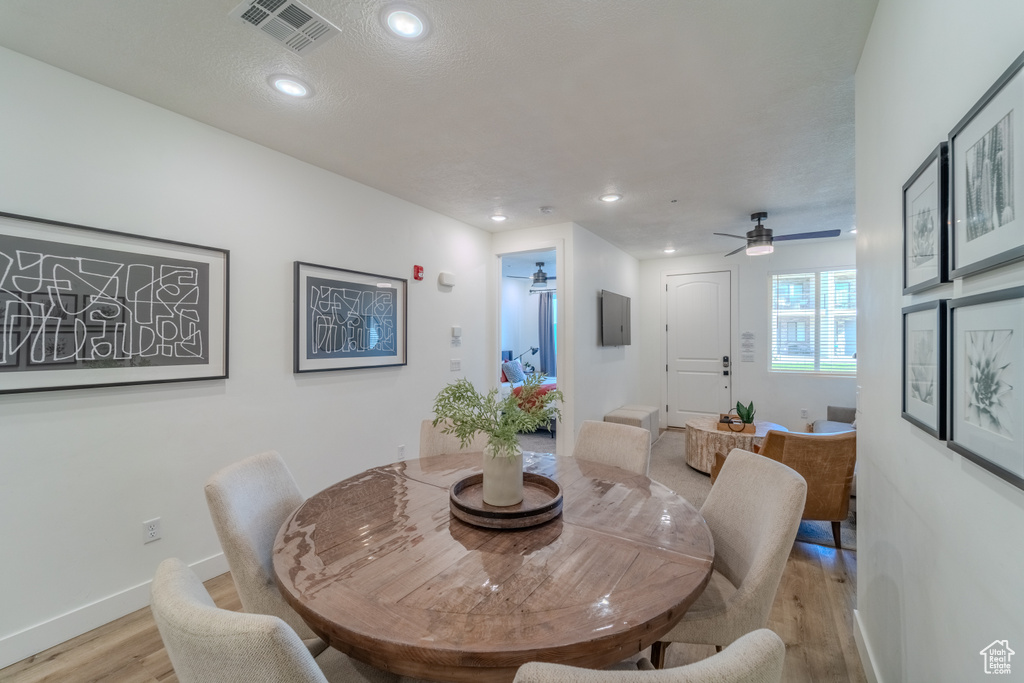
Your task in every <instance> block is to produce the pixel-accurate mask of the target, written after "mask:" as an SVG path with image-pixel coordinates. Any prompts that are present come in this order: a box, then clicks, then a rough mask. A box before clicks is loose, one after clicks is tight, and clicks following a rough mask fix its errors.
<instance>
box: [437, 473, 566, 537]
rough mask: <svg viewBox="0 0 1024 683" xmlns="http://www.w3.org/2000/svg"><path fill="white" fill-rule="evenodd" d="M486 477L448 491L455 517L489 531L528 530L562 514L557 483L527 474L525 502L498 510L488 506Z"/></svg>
mask: <svg viewBox="0 0 1024 683" xmlns="http://www.w3.org/2000/svg"><path fill="white" fill-rule="evenodd" d="M483 482H484V475H483V474H482V473H481V474H471V475H470V476H468V477H466V478H465V479H460V480H459V481H457V482H455V483H454V484H452V486H451V488H450V489H448V507H449V509H450V510H451V513H452V514H453V515H454V516H455V517H457V518H458V519H461V520H462V521H463V522H466V523H467V524H472V525H474V526H482V527H486V528H488V529H525V528H527V527H531V526H537V525H538V524H543V523H544V522H547V521H549V520H552V519H554V518H555V517H557V516H558V515H560V514H562V489H561V487H560V486H559V485H558V483H557V482H555V481H554V480H553V479H549V478H548V477H545V476H543V475H540V474H533V473H532V472H523V502H521V503H519V504H517V505H508V506H503V507H498V506H495V505H488V504H487V503H485V502H484V499H483V498H484V483H483Z"/></svg>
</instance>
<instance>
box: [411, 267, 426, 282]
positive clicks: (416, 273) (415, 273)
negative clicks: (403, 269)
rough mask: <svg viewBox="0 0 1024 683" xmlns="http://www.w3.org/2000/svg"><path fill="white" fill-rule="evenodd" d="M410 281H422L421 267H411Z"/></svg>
mask: <svg viewBox="0 0 1024 683" xmlns="http://www.w3.org/2000/svg"><path fill="white" fill-rule="evenodd" d="M412 279H413V280H422V279H423V266H413V267H412Z"/></svg>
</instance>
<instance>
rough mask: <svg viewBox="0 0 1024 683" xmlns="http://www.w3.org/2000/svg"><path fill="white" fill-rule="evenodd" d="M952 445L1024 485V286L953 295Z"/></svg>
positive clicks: (1023, 486)
mask: <svg viewBox="0 0 1024 683" xmlns="http://www.w3.org/2000/svg"><path fill="white" fill-rule="evenodd" d="M949 309H950V329H951V334H950V356H951V364H950V368H951V377H950V397H951V401H950V402H951V418H950V425H949V428H950V429H949V437H948V439H949V440H948V441H947V445H948V446H949V448H951V449H953V450H954V451H956V452H957V453H960V454H961V455H963V456H964V457H966V458H968V459H969V460H971V461H973V462H975V463H977V464H978V465H980V466H982V467H984V468H985V469H986V470H988V471H990V472H992V473H994V474H996V475H998V476H1000V477H1002V478H1003V479H1005V480H1007V481H1009V482H1010V483H1012V484H1014V485H1015V486H1018V487H1020V488H1024V287H1013V288H1011V289H1004V290H1000V291H997V292H989V293H985V294H977V295H974V296H968V297H962V298H959V299H953V300H952V301H950V302H949Z"/></svg>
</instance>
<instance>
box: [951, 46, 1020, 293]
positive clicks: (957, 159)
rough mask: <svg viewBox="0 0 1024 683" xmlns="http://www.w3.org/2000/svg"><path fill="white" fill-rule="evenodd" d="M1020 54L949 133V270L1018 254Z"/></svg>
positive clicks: (984, 266)
mask: <svg viewBox="0 0 1024 683" xmlns="http://www.w3.org/2000/svg"><path fill="white" fill-rule="evenodd" d="M1022 67H1024V55H1021V56H1020V57H1018V58H1017V60H1016V61H1015V62H1014V63H1013V64H1012V65H1010V68H1009V69H1007V70H1006V72H1004V73H1003V75H1002V76H1000V78H999V80H997V81H996V82H995V84H993V85H992V87H991V88H989V90H988V92H986V93H985V94H984V96H982V98H981V99H980V100H979V101H978V102H977V104H975V105H974V107H973V108H972V109H971V111H969V112H968V113H967V115H966V116H964V118H963V119H962V120H961V121H960V123H958V124H957V125H956V127H955V128H954V129H953V130H952V131H951V132H950V134H949V157H950V159H949V163H950V182H951V185H952V189H951V190H950V201H951V202H952V211H951V214H952V229H951V233H952V238H951V244H952V254H951V256H952V275H953V277H955V278H958V277H963V276H965V275H971V274H973V273H980V272H982V271H985V270H989V269H990V268H995V267H996V266H999V265H1002V264H1004V263H1009V262H1011V261H1016V260H1018V259H1021V258H1024V72H1022V71H1021V69H1022Z"/></svg>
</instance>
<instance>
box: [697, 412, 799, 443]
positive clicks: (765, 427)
mask: <svg viewBox="0 0 1024 683" xmlns="http://www.w3.org/2000/svg"><path fill="white" fill-rule="evenodd" d="M685 424H686V428H687V429H691V428H692V429H699V430H703V431H707V432H719V431H720V432H722V434H726V435H732V434H735V435H737V436H747V437H751V438H755V439H761V438H764V435H765V434H767V433H768V432H772V431H775V432H788V431H789V430H788V429H786V428H785V427H783V426H782V425H780V424H775V423H774V422H765V421H763V420H754V430H755V431H754V433H753V434H744V433H743V432H733V431H727V430H720V429H719V428H718V419H717V418H715V417H713V416H705V417H694V418H690V419H689V420H687V421H686V423H685Z"/></svg>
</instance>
